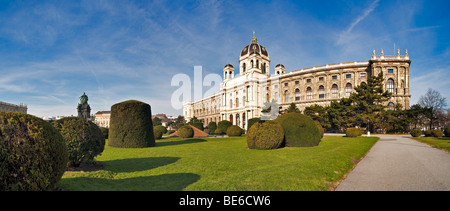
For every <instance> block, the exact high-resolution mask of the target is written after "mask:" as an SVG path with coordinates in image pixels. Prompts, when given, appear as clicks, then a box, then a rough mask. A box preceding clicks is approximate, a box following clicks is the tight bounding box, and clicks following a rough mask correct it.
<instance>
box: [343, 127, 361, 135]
mask: <svg viewBox="0 0 450 211" xmlns="http://www.w3.org/2000/svg"><path fill="white" fill-rule="evenodd" d="M345 135H346V136H347V137H358V136H361V135H362V130H361V129H360V128H355V127H351V128H348V129H347V131H345Z"/></svg>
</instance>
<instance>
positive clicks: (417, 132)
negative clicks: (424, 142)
mask: <svg viewBox="0 0 450 211" xmlns="http://www.w3.org/2000/svg"><path fill="white" fill-rule="evenodd" d="M421 135H422V131H421V130H419V129H412V130H411V136H412V137H419V136H421Z"/></svg>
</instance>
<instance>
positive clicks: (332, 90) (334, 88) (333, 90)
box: [331, 84, 339, 98]
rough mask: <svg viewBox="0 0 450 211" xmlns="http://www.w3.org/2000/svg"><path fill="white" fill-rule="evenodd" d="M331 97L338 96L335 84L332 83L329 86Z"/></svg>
mask: <svg viewBox="0 0 450 211" xmlns="http://www.w3.org/2000/svg"><path fill="white" fill-rule="evenodd" d="M331 97H333V98H338V97H339V89H338V85H337V84H333V86H332V87H331Z"/></svg>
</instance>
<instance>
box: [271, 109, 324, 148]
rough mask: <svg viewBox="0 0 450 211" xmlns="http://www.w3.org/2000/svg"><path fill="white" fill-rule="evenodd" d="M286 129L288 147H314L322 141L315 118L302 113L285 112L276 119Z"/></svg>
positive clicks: (285, 136) (285, 138) (285, 137)
mask: <svg viewBox="0 0 450 211" xmlns="http://www.w3.org/2000/svg"><path fill="white" fill-rule="evenodd" d="M275 120H276V121H278V122H279V123H280V124H281V126H282V127H283V129H284V140H285V145H286V146H288V147H312V146H317V145H319V143H320V139H321V137H320V136H321V135H320V131H319V129H318V128H317V126H316V124H315V123H314V120H312V119H311V118H310V117H308V116H306V115H303V114H300V113H294V112H292V113H285V114H282V115H280V116H278V118H276V119H275Z"/></svg>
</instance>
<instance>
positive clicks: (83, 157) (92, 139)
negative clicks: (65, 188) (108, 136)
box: [53, 117, 105, 167]
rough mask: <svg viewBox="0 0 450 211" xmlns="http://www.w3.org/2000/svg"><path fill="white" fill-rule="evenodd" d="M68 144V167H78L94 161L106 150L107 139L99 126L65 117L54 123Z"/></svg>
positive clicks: (87, 121)
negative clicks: (83, 163)
mask: <svg viewBox="0 0 450 211" xmlns="http://www.w3.org/2000/svg"><path fill="white" fill-rule="evenodd" d="M53 126H54V127H55V128H56V129H57V130H58V131H59V132H60V133H61V135H62V136H63V138H64V141H65V142H66V146H67V152H68V154H69V160H68V162H67V166H73V167H78V166H80V164H81V162H83V161H92V160H94V157H95V156H97V155H100V154H101V153H102V152H103V150H104V149H105V137H104V136H103V133H102V131H101V130H100V128H98V126H97V125H96V124H94V123H92V122H91V121H89V120H87V119H83V118H80V117H64V118H62V119H59V120H57V121H55V122H53Z"/></svg>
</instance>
